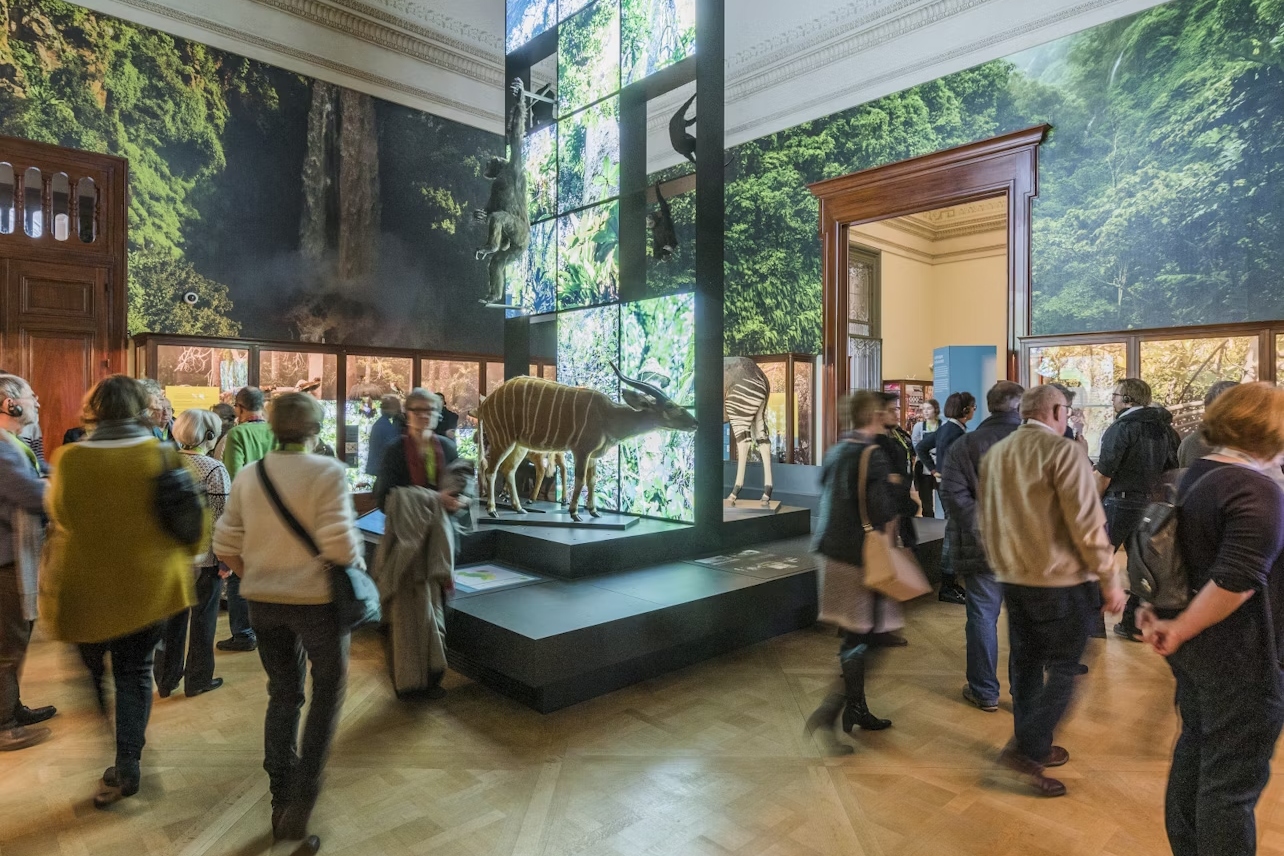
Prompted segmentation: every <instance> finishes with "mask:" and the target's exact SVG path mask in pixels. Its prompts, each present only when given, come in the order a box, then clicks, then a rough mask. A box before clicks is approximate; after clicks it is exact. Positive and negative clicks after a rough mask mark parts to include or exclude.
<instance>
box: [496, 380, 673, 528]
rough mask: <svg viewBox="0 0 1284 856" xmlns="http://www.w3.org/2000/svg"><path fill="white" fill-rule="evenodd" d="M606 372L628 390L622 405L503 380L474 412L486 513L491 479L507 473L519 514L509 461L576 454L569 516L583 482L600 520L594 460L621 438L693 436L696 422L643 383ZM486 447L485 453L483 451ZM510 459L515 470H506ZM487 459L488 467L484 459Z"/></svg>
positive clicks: (582, 392)
mask: <svg viewBox="0 0 1284 856" xmlns="http://www.w3.org/2000/svg"><path fill="white" fill-rule="evenodd" d="M611 368H612V369H613V370H614V371H615V374H616V376H617V377H618V378H619V379H620V381H621V382H622V383H624V384H625V385H626V387H627V388H622V389H621V390H620V395H621V396H622V397H623V398H624V404H616V403H615V402H614V401H612V400H611V399H610V397H608V396H606V395H604V394H602V393H600V392H598V391H597V390H593V389H585V388H583V387H576V386H567V385H566V384H562V383H557V382H555V381H551V380H544V379H543V378H537V377H516V378H513V379H511V380H508V381H505V382H504V384H503V385H501V386H500V387H499V388H498V389H496V390H495V391H494V392H492V393H491V394H490V395H489V396H487V397H486V400H485V401H483V402H482V404H481V407H479V408H478V409H477V416H478V423H479V426H480V427H479V429H478V449H479V450H483V451H481V454H480V455H479V457H480V458H481V461H482V469H483V473H484V477H485V479H486V484H487V487H488V488H489V492H488V494H487V497H486V511H487V513H488V514H489V515H490V516H491V517H497V516H498V515H497V513H496V511H495V477H496V476H497V475H498V474H499V473H500V472H501V471H503V472H505V473H506V478H507V481H508V495H509V497H510V498H511V499H512V503H513V510H514V511H516V512H517V513H519V514H524V513H525V512H524V511H523V510H522V506H521V502H520V500H519V499H518V496H517V484H516V478H515V476H514V473H515V471H516V470H517V467H516V463H518V462H520V461H521V460H522V458H523V457H524V456H525V455H526V453H527V452H528V451H530V452H567V451H569V452H570V453H571V454H573V455H574V456H575V487H574V488H573V489H572V491H571V495H570V509H569V510H570V513H571V519H572V520H575V521H578V520H579V519H580V515H579V500H580V491H582V490H583V489H584V485H585V483H587V484H588V489H589V492H588V501H587V502H586V503H585V505H586V507H587V508H588V513H589V514H591V515H592V516H593V517H599V516H601V515H599V514H598V513H597V500H596V498H595V496H594V491H593V488H594V486H595V484H596V482H597V461H598V459H599V458H600V457H602V455H603V454H605V453H606V452H607V451H609V450H610V449H611V448H613V447H614V446H615V445H616V444H617V443H619V442H620V441H621V440H627V439H628V438H629V437H635V436H637V435H638V434H645V433H646V432H648V431H654V430H655V429H657V428H667V429H669V430H672V431H688V432H689V431H694V430H695V429H696V420H695V417H694V416H692V415H691V414H690V413H688V412H687V411H686V409H685V408H683V407H681V406H680V405H678V404H677V403H675V402H674V401H672V400H671V399H670V398H669V397H668V396H666V395H665V394H664V393H663V392H660V390H658V389H656V388H655V387H654V386H652V385H651V384H649V383H643V382H642V381H640V380H633V379H632V378H627V377H625V376H624V375H623V374H621V373H620V370H619V369H618V368H616V367H615V366H614V365H612V366H611ZM487 446H489V447H490V452H491V454H490V455H487V454H486V453H485V451H484V450H485V449H486V448H487ZM509 456H512V457H513V460H514V465H513V466H511V467H508V466H506V465H505V464H506V461H507V459H508V458H509ZM488 458H489V459H490V460H493V461H494V465H493V466H492V465H491V464H489V463H488V462H487V459H488Z"/></svg>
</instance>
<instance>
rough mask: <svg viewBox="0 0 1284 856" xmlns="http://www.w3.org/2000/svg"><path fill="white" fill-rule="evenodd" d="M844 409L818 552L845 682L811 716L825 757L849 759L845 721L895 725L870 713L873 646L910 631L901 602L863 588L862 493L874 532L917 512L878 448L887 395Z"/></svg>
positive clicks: (825, 608) (825, 485)
mask: <svg viewBox="0 0 1284 856" xmlns="http://www.w3.org/2000/svg"><path fill="white" fill-rule="evenodd" d="M839 406H840V408H841V410H840V412H841V413H842V414H843V415H844V416H845V417H846V419H845V422H846V423H847V426H848V428H849V429H850V430H849V432H848V434H846V435H845V439H844V440H842V441H841V442H838V443H836V444H834V445H833V446H832V447H830V449H829V451H828V452H827V453H826V454H825V461H824V464H823V466H822V469H821V474H820V483H821V491H822V492H821V500H820V525H819V528H818V531H817V535H816V538H815V540H814V542H813V545H812V548H813V549H814V550H816V551H817V552H819V553H820V554H821V556H822V558H821V590H820V620H821V621H822V622H824V623H827V624H833V625H836V626H837V627H838V629H839V631H840V632H841V633H842V634H843V641H842V643H841V645H840V647H839V650H838V661H839V663H840V665H841V667H842V675H843V683H842V688H841V690H840V691H835V692H831V693H830V694H829V696H827V697H826V698H825V700H824V701H822V702H821V704H820V707H818V708H816V710H815V711H814V712H813V713H812V714H811V716H809V717H808V718H807V733H808V734H812V733H815V732H817V731H819V732H820V733H821V735H822V741H823V743H824V746H825V749H826V750H827V751H829V752H831V753H834V754H846V753H848V752H851V747H848V746H844V745H842V744H840V743H838V741H837V740H836V739H835V737H834V733H833V727H834V724H835V723H836V722H838V721H839V720H840V717H841V723H842V728H843V731H845V732H847V733H848V734H851V733H852V730H853V729H854V728H856V727H857V726H859V727H860V728H862V729H864V730H866V731H878V730H881V729H884V728H887V727H888V726H890V725H891V724H892V723H891V721H890V720H886V719H879V718H878V717H876V716H874V715H873V714H872V713H870V712H869V705H868V703H867V702H866V700H865V666H866V660H867V659H868V656H869V652H870V649H871V643H873V644H874V645H875V646H876V645H877V643H878V639H877V638H876V637H881V636H884V635H886V634H889V633H891V632H892V631H895V630H899V629H900V628H902V627H904V626H905V620H904V618H903V616H902V614H901V607H900V604H899V603H897V602H896V601H895V600H892V599H891V598H888V597H884V596H883V595H880V594H878V593H877V592H875V591H872V590H870V589H869V588H866V586H865V572H864V569H863V568H862V567H861V566H862V564H863V563H864V556H863V552H864V548H865V531H864V529H863V528H862V526H861V511H860V506H861V503H860V493H861V491H862V487H863V489H864V492H865V504H866V506H867V508H868V512H869V522H870V524H871V525H872V526H874V527H876V528H883V527H885V526H886V525H887V524H888V523H890V522H891V521H892V520H894V519H896V518H897V517H900V516H913V515H914V513H915V512H916V511H917V508H918V506H917V505H916V504H915V503H914V500H913V499H912V498H911V497H910V485H909V479H908V478H906V477H905V476H902V475H899V474H896V473H893V472H892V462H891V459H890V458H888V456H887V453H886V452H884V451H883V450H882V449H881V448H879V447H878V437H879V435H880V434H883V433H884V432H885V431H886V430H887V429H886V428H885V427H884V419H883V411H884V409H885V408H886V402H885V400H884V398H883V394H882V393H880V392H873V391H870V390H861V391H859V392H855V393H853V394H852V395H851V396H849V397H848V398H846V399H844V400H843V401H842V402H840V405H839ZM870 447H873V451H872V453H871V454H870V457H869V463H868V468H867V469H868V471H867V472H866V473H864V476H865V479H864V484H863V486H862V483H861V475H862V473H861V459H862V458H863V457H864V456H865V452H866V450H867V449H869V448H870Z"/></svg>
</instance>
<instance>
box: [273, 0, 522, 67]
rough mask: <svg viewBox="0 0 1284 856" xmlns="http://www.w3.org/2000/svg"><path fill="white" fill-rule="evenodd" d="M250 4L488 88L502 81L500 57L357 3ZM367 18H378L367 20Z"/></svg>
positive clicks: (293, 0)
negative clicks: (340, 34)
mask: <svg viewBox="0 0 1284 856" xmlns="http://www.w3.org/2000/svg"><path fill="white" fill-rule="evenodd" d="M251 2H253V3H257V4H259V5H260V6H267V7H268V8H270V9H275V10H277V11H278V12H284V13H286V14H288V15H294V16H295V17H297V18H302V19H303V20H305V21H310V22H311V23H313V24H317V25H319V26H322V27H326V28H327V29H331V30H334V31H336V32H340V33H343V34H344V35H347V36H351V37H353V38H355V39H360V40H362V41H363V42H369V43H370V44H372V45H376V46H378V47H381V48H386V49H387V50H391V51H395V52H397V53H400V54H405V55H406V56H408V57H412V58H413V59H417V60H419V61H421V62H426V63H428V64H429V65H434V66H437V67H438V68H442V69H445V70H446V71H449V72H452V73H454V74H460V75H463V76H464V77H468V78H471V79H473V80H476V81H478V82H479V83H483V84H485V85H487V86H495V87H498V86H502V85H503V82H504V68H503V58H502V57H498V58H496V57H494V56H492V55H490V54H488V53H487V52H486V51H484V50H482V49H480V48H477V47H475V46H473V45H469V44H466V43H464V42H461V41H459V40H457V39H453V38H451V37H449V36H447V35H445V34H444V33H440V32H437V31H434V30H431V29H429V28H427V27H424V26H421V25H419V24H414V23H412V22H409V21H404V20H402V19H400V18H398V17H397V16H395V15H392V14H389V13H388V12H386V11H384V10H382V9H378V8H375V7H374V6H371V5H369V4H367V3H362V2H360V0H336V5H330V4H329V3H324V2H320V0H251ZM339 5H342V6H345V7H347V8H349V9H354V10H356V11H358V12H360V13H361V14H360V15H358V14H354V13H353V12H349V11H346V10H345V9H341V8H338V6H339ZM364 16H370V17H364ZM371 18H376V19H378V20H371ZM456 23H457V22H456ZM389 24H392V25H395V27H404V28H405V29H406V30H409V31H410V32H404V31H403V30H401V29H397V28H395V27H394V26H388V25H389Z"/></svg>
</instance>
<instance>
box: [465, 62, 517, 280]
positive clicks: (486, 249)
mask: <svg viewBox="0 0 1284 856" xmlns="http://www.w3.org/2000/svg"><path fill="white" fill-rule="evenodd" d="M512 93H513V95H514V97H515V98H516V99H517V103H516V104H514V105H513V112H512V114H511V115H510V116H509V119H508V158H507V159H505V158H499V157H494V158H491V159H490V162H489V163H488V164H487V165H486V170H485V172H484V175H485V176H486V177H487V178H489V179H491V183H490V199H489V200H487V202H486V207H485V208H478V209H475V210H474V211H473V219H474V220H476V221H477V222H479V223H485V224H486V232H487V241H486V244H485V246H482V247H478V249H477V254H476V257H477V260H478V261H481V260H482V259H485V258H487V257H489V259H490V262H489V265H488V273H489V287H488V289H487V291H486V296H485V297H483V298H482V300H481V302H482V303H500V302H502V301H503V299H504V269H505V268H507V267H508V266H509V265H510V264H511V263H512V262H513V261H515V260H516V259H518V258H520V257H521V255H522V253H524V252H526V245H527V244H528V243H529V242H530V235H531V220H530V212H529V211H528V210H527V208H526V164H525V144H526V115H527V112H526V94H525V90H524V88H523V86H522V80H521V78H520V77H519V78H516V79H514V80H513V85H512Z"/></svg>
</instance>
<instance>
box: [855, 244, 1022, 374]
mask: <svg viewBox="0 0 1284 856" xmlns="http://www.w3.org/2000/svg"><path fill="white" fill-rule="evenodd" d="M1005 238H1006V231H1005V230H1004V229H1002V228H1000V229H996V230H994V231H989V232H982V233H980V234H976V235H969V236H966V237H960V238H948V239H945V240H938V241H932V240H928V239H926V238H922V237H919V236H917V235H912V234H908V233H906V232H904V231H902V230H899V229H896V228H893V226H891V225H889V224H887V223H868V224H865V225H863V226H856V227H853V228H852V229H851V240H852V243H854V244H857V245H859V246H863V247H866V248H868V249H873V250H878V251H880V252H881V258H882V291H881V294H880V298H881V320H882V325H881V326H882V337H883V377H885V378H922V379H929V378H931V376H932V351H933V350H934V349H935V348H939V347H944V346H946V345H994V346H995V348H996V350H997V354H998V357H999V364H1000V365H1002V364H1003V360H1004V354H1005V353H1006V350H1007V319H1008V293H1007V291H1008V289H1007V248H1006V245H1005V243H1004V242H1005Z"/></svg>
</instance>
